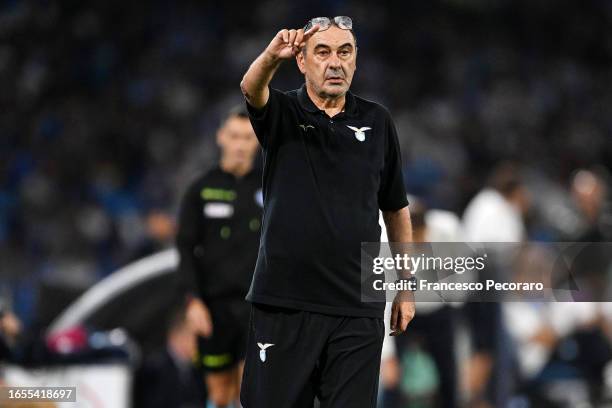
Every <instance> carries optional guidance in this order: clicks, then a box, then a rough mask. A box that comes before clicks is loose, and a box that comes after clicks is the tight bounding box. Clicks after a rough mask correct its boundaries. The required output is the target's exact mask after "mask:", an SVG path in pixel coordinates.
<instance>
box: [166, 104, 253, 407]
mask: <svg viewBox="0 0 612 408" xmlns="http://www.w3.org/2000/svg"><path fill="white" fill-rule="evenodd" d="M217 144H218V146H219V148H220V149H221V158H220V161H219V165H218V166H216V167H215V168H213V169H212V170H210V171H208V172H206V173H205V174H203V175H201V176H199V177H198V178H197V179H196V180H195V181H194V182H193V183H192V184H191V186H190V187H189V188H188V189H187V192H186V193H185V196H184V198H183V201H182V205H181V209H180V215H179V226H178V234H177V245H178V249H179V252H180V266H179V269H180V276H181V277H182V280H183V285H184V287H185V290H186V291H187V292H188V293H189V298H190V299H189V306H188V310H187V314H188V317H189V320H190V322H191V323H192V324H194V326H195V327H196V329H197V331H198V334H199V335H200V336H201V338H200V340H199V356H198V363H199V364H201V365H202V366H203V367H204V370H205V372H206V385H207V387H208V392H209V398H210V401H211V403H212V404H214V407H219V408H220V407H226V406H228V405H230V404H232V403H233V402H234V401H236V400H237V398H238V395H239V390H240V379H241V376H242V367H243V360H244V356H245V345H246V338H247V330H248V321H249V313H250V306H249V304H248V303H247V302H246V301H245V300H244V297H245V295H246V293H247V291H248V289H249V284H250V282H251V277H252V275H253V268H254V267H255V261H256V259H257V249H258V247H259V229H260V218H261V208H262V205H263V198H262V195H261V172H260V170H258V169H256V168H255V167H254V161H255V157H256V154H257V151H258V144H257V138H256V137H255V133H254V131H253V128H252V126H251V123H250V122H249V118H248V115H247V113H246V111H245V110H244V108H242V107H241V108H235V109H234V110H232V111H230V112H229V114H228V115H227V117H226V118H225V119H224V120H223V123H222V124H221V127H220V128H219V130H218V131H217Z"/></svg>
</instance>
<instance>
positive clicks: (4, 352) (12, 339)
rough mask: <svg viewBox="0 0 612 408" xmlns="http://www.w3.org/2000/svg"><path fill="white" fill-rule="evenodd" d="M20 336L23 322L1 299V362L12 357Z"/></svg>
mask: <svg viewBox="0 0 612 408" xmlns="http://www.w3.org/2000/svg"><path fill="white" fill-rule="evenodd" d="M20 334H21V321H20V320H19V319H18V318H17V316H15V315H14V314H13V313H12V312H11V311H10V310H9V309H8V307H7V306H6V305H3V304H2V299H0V362H2V361H3V360H7V359H10V358H11V357H12V354H13V353H12V350H13V349H14V347H15V346H16V343H17V339H18V337H19V335H20Z"/></svg>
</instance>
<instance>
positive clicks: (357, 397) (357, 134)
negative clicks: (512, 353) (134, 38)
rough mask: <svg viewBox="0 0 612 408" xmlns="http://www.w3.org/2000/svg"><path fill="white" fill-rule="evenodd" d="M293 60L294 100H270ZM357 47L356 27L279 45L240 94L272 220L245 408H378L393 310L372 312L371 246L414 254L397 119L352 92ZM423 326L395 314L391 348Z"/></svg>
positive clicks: (308, 32)
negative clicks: (366, 261)
mask: <svg viewBox="0 0 612 408" xmlns="http://www.w3.org/2000/svg"><path fill="white" fill-rule="evenodd" d="M291 58H295V59H296V62H297V66H298V68H299V70H300V72H301V73H302V74H304V77H305V84H304V85H303V86H302V87H301V88H300V89H297V90H293V91H289V92H281V91H278V90H276V89H272V88H270V87H269V83H270V81H271V79H272V77H273V76H274V73H275V72H276V70H277V69H278V67H279V66H280V64H281V63H282V62H283V61H284V60H287V59H291ZM356 58H357V46H356V40H355V35H354V33H353V30H352V21H351V19H350V18H349V17H344V16H342V17H335V18H333V19H330V18H327V17H318V18H315V19H312V20H311V21H309V22H308V23H307V24H306V26H305V27H304V29H303V30H302V29H300V30H287V29H283V30H281V31H279V32H278V33H277V34H276V36H275V37H274V38H273V39H272V41H271V42H270V44H269V45H268V46H267V48H266V49H265V50H264V52H263V53H262V54H261V55H260V56H259V57H258V58H257V59H256V60H255V61H254V62H253V63H252V64H251V66H250V67H249V69H248V71H247V72H246V74H245V75H244V78H243V80H242V82H241V89H242V92H243V94H244V96H245V98H246V101H247V108H248V110H249V115H250V119H251V123H252V124H253V128H254V129H255V133H256V135H257V138H258V139H259V143H260V144H261V146H262V147H263V154H264V170H263V171H264V173H263V194H264V211H263V224H262V236H261V243H260V246H259V255H258V258H257V265H256V268H255V275H254V277H253V281H252V283H251V288H250V290H249V293H248V295H247V300H249V301H250V302H251V303H252V311H251V324H250V328H249V330H250V331H249V340H248V344H247V355H246V360H245V362H246V366H245V371H244V377H243V384H242V392H241V402H242V404H243V406H244V407H245V408H259V407H261V408H271V407H273V408H283V407H286V408H299V407H312V406H313V401H314V399H315V397H318V399H319V401H320V402H321V407H322V408H325V407H333V408H341V407H350V408H352V407H360V408H363V407H374V406H375V403H376V393H377V388H378V374H379V370H380V366H379V365H380V353H381V347H382V341H383V337H384V325H383V312H384V303H365V302H361V296H360V289H361V283H360V282H361V270H360V260H361V252H360V251H361V250H360V244H361V242H378V241H379V240H380V226H379V224H378V211H379V209H380V210H382V212H383V217H384V221H385V224H386V227H387V231H388V236H389V241H393V242H410V241H411V234H412V231H411V224H410V214H409V211H408V207H407V205H408V202H407V200H406V192H405V191H404V186H403V182H402V174H401V160H400V151H399V146H398V140H397V134H396V130H395V126H394V124H393V121H392V119H391V117H390V115H389V112H388V111H387V110H386V109H385V108H384V107H382V106H380V105H378V104H377V103H374V102H371V101H368V100H365V99H362V98H360V97H357V96H355V95H353V94H352V93H351V92H350V91H349V87H350V85H351V81H352V79H353V74H354V72H355V68H356ZM413 316H414V299H413V297H412V294H411V293H400V294H399V295H398V298H396V299H395V301H394V303H393V308H392V317H391V328H392V330H393V331H394V332H393V333H392V334H399V333H401V332H403V331H405V330H406V326H407V325H408V323H409V321H410V320H411V319H412V317H413Z"/></svg>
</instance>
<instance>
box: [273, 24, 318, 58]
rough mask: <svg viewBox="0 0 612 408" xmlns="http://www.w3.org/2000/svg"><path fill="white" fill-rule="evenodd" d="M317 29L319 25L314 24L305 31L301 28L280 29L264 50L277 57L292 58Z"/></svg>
mask: <svg viewBox="0 0 612 408" xmlns="http://www.w3.org/2000/svg"><path fill="white" fill-rule="evenodd" d="M317 31H319V26H318V25H316V24H315V25H314V26H312V28H311V29H310V30H308V31H306V32H304V30H303V29H301V28H300V29H299V30H287V29H283V30H280V31H279V32H278V33H277V34H276V36H275V37H274V38H273V39H272V41H271V42H270V44H269V45H268V47H267V48H266V52H267V53H268V54H269V55H270V56H272V57H274V58H277V59H289V58H293V57H295V56H296V55H297V53H299V52H300V51H301V50H302V48H303V47H304V46H305V45H306V41H308V39H309V38H310V37H312V35H313V34H314V33H316V32H317Z"/></svg>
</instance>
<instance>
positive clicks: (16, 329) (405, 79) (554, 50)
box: [0, 0, 612, 407]
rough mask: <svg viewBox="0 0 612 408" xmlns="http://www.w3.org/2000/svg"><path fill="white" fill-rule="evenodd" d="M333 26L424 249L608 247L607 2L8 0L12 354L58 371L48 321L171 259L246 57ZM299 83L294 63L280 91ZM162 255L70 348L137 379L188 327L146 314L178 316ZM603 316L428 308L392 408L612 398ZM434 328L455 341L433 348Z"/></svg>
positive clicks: (6, 179) (0, 184)
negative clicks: (287, 36)
mask: <svg viewBox="0 0 612 408" xmlns="http://www.w3.org/2000/svg"><path fill="white" fill-rule="evenodd" d="M335 15H348V16H351V17H352V18H353V21H354V28H355V32H356V35H357V39H358V47H359V56H358V64H357V66H358V69H357V73H356V77H355V79H354V82H353V86H352V90H353V91H354V92H355V93H356V94H358V95H360V96H363V97H366V98H368V99H372V100H375V101H377V102H380V103H382V104H384V105H385V106H387V107H388V108H389V109H390V111H391V113H392V116H393V117H394V119H395V121H396V125H397V128H398V131H399V137H400V143H401V146H402V154H403V163H404V180H405V184H406V187H407V191H408V192H409V194H410V195H412V196H413V197H414V198H415V203H417V202H418V203H419V204H418V206H417V207H415V209H414V213H415V216H416V217H417V218H416V219H415V223H416V229H417V230H418V228H422V230H420V231H421V233H423V234H425V235H423V236H424V237H428V236H429V237H430V240H433V239H431V237H432V236H433V237H438V239H439V240H445V239H449V240H450V239H456V240H468V239H469V240H474V241H497V240H499V241H521V240H525V241H528V240H536V241H550V242H552V241H585V242H593V241H609V240H610V238H611V237H612V212H611V208H610V203H609V195H608V192H609V188H610V175H609V172H610V170H611V168H612V114H611V110H610V109H611V108H610V106H612V3H611V2H609V1H604V0H592V1H582V2H574V1H564V0H561V1H555V2H550V1H541V0H531V1H510V0H487V1H485V0H432V1H426V2H421V1H392V2H384V3H380V2H379V3H372V2H366V1H357V0H354V1H348V0H347V1H342V0H336V1H315V2H308V3H302V2H290V1H279V0H275V1H261V2H240V1H236V2H208V1H199V2H196V1H176V2H174V1H149V2H146V3H145V2H123V1H121V2H120V1H114V0H106V1H90V2H80V1H55V0H40V1H19V0H0V311H1V312H0V319H1V320H0V321H2V325H0V337H4V338H5V339H4V340H3V341H2V342H0V359H1V358H5V359H8V360H11V361H12V363H13V364H15V365H16V366H17V367H23V366H26V365H28V364H30V365H40V364H50V362H51V360H53V361H55V363H57V362H58V361H59V362H60V363H62V364H66V361H65V360H62V358H64V359H65V358H67V357H66V355H68V354H70V353H64V354H63V357H62V358H60V357H58V356H57V355H56V354H57V353H55V354H54V353H53V352H57V351H58V350H61V349H62V347H61V345H58V344H57V341H56V342H55V343H54V342H53V341H52V340H53V339H50V338H49V336H46V337H45V335H46V334H48V329H49V325H50V324H52V322H53V321H54V320H55V319H57V318H58V316H60V314H61V313H62V312H63V311H65V310H66V308H67V307H68V306H69V305H70V304H71V303H72V302H74V301H75V300H76V299H77V298H78V297H79V296H80V295H82V294H83V293H85V292H86V291H87V290H88V289H90V288H92V287H94V285H95V284H96V283H99V282H102V281H103V279H104V278H108V277H109V276H112V275H113V272H114V271H116V270H117V269H119V268H122V267H124V266H125V265H127V264H129V263H131V262H133V261H136V260H138V259H141V258H143V257H145V256H148V255H151V254H154V253H156V252H158V251H161V250H168V249H169V248H171V247H172V246H173V244H174V234H175V228H176V213H177V207H178V202H179V199H180V196H181V194H182V193H183V191H184V189H185V188H186V186H187V185H188V184H189V183H190V182H191V181H192V180H193V178H194V176H195V175H196V174H197V173H198V172H199V171H201V170H203V169H206V168H209V167H210V166H212V165H213V164H214V163H215V161H216V159H217V157H218V152H217V147H216V144H215V139H214V137H215V131H216V128H217V127H218V125H219V122H220V120H221V118H222V116H223V114H224V113H225V112H226V111H227V110H228V109H229V108H230V107H231V106H233V105H235V104H236V103H241V95H240V90H239V82H240V79H241V77H242V75H243V73H244V72H245V70H246V68H247V67H248V65H249V64H250V63H251V61H252V60H253V59H254V58H255V57H256V56H257V55H258V54H259V53H260V52H261V51H262V50H263V48H264V47H265V46H266V45H267V43H268V42H269V41H270V39H271V38H272V36H273V35H275V33H276V32H277V31H278V30H279V29H281V28H284V27H301V26H303V25H304V24H305V22H306V21H307V20H308V19H309V18H311V17H315V16H335ZM301 83H302V78H301V77H300V75H299V72H298V70H297V69H296V68H295V66H294V64H292V63H286V64H284V66H283V67H282V68H281V69H280V71H279V73H278V74H277V75H276V77H275V79H274V81H273V86H274V87H275V88H278V89H281V90H289V89H294V88H297V87H299V86H300V85H301ZM470 207H471V208H470ZM419 208H420V210H418V209H419ZM485 214H488V217H489V218H487V216H485ZM480 215H482V216H480ZM418 217H421V218H418ZM482 217H484V219H483V218H482ZM497 222H499V223H500V224H496V223H497ZM504 222H506V224H503V223H504ZM500 225H504V226H506V225H511V226H512V228H509V229H503V228H500ZM426 228H428V231H429V232H427V230H426ZM500 229H503V230H504V231H506V232H507V231H512V232H511V233H507V234H504V233H503V232H502V233H500ZM449 230H452V234H450V233H449V236H446V238H445V237H442V238H440V236H439V235H436V234H435V233H436V231H447V232H448V231H449ZM417 232H418V231H417ZM427 234H430V235H427ZM432 234H433V235H432ZM170 251H171V249H170ZM164 256H165V258H163V260H162V261H159V259H158V262H161V264H162V266H158V267H156V266H155V265H153V266H150V267H149V269H157V270H161V271H162V272H163V273H162V272H160V273H159V274H158V275H156V276H157V277H156V278H155V279H151V280H150V281H147V282H146V284H143V285H140V286H143V287H145V289H142V288H141V289H138V290H139V291H140V292H138V293H136V292H134V293H131V292H129V291H127V294H126V295H124V299H123V300H121V301H117V302H118V303H116V302H111V303H110V304H111V305H114V306H104V307H106V309H105V310H106V311H101V312H100V314H101V315H98V317H97V320H95V319H94V320H92V321H89V322H87V330H84V333H72V334H71V335H72V337H70V336H69V338H71V339H72V340H71V341H73V343H70V342H69V343H70V344H71V345H70V346H69V347H68V349H69V350H73V349H74V347H76V346H75V344H80V343H79V340H75V339H78V338H80V337H79V336H85V335H87V336H90V335H92V333H97V334H98V335H99V336H98V342H99V345H100V344H103V345H101V346H99V348H98V350H102V349H104V352H97V353H93V354H95V356H94V357H95V359H109V358H110V359H111V360H113V361H117V359H118V360H120V361H127V362H128V364H127V366H128V367H130V369H129V370H128V371H127V372H128V374H129V373H130V372H131V371H132V367H133V366H134V365H137V364H138V363H137V361H138V358H136V357H134V354H138V353H136V352H135V351H134V350H135V349H140V350H143V349H144V350H147V349H148V348H154V347H156V346H159V345H160V344H163V334H164V333H165V331H164V330H165V328H166V327H170V328H172V327H176V325H177V322H176V319H174V320H172V318H170V320H169V321H170V323H169V324H168V325H164V323H163V322H166V320H167V319H155V318H150V316H154V315H155V313H157V311H158V310H167V308H166V307H165V306H166V305H167V304H170V303H172V296H171V294H169V293H168V291H165V290H164V289H165V288H166V287H167V286H166V283H165V282H164V280H163V279H168V278H167V276H166V275H169V274H171V270H172V267H173V265H174V262H175V259H174V258H173V257H174V256H175V255H173V253H172V252H166V253H165V255H164ZM534 256H536V258H537V257H538V254H535V255H534ZM538 259H540V258H538ZM153 263H154V264H155V262H153ZM166 270H167V271H166ZM128 275H129V273H128ZM139 276H140V275H139ZM126 279H128V280H129V278H126ZM139 279H141V278H138V279H136V281H138V282H140V280H139ZM598 279H599V282H604V283H607V282H608V279H607V275H604V276H603V277H602V276H601V274H600V275H598ZM142 281H143V282H144V281H146V279H142ZM147 285H148V286H147ZM111 289H112V285H111ZM111 289H109V290H110V291H111V292H112V290H111ZM130 290H132V289H130ZM133 290H136V289H133ZM156 293H159V297H158V298H157V299H160V300H156V297H155V296H152V295H151V294H156ZM144 294H148V295H149V296H143V295H144ZM151 299H152V300H151ZM164 302H167V303H164ZM138 305H140V306H138ZM604 306H605V305H604V304H588V305H586V306H585V305H582V306H580V308H579V307H578V306H576V307H575V308H572V307H571V306H569V311H568V310H567V309H563V310H560V309H558V308H559V307H558V306H551V305H547V306H546V307H542V308H535V307H529V306H525V310H522V309H516V308H512V307H511V308H505V307H503V306H502V305H492V304H484V305H480V306H476V307H473V306H470V305H469V304H467V305H464V306H461V307H447V306H445V307H443V308H439V309H436V310H433V311H428V312H424V313H423V319H422V322H421V323H418V327H419V328H420V329H419V330H421V331H419V330H417V329H416V326H415V333H420V334H418V335H415V336H412V337H415V338H412V337H411V336H407V337H406V338H405V339H403V340H400V341H398V342H397V343H398V344H394V345H393V347H394V348H395V350H394V351H393V352H392V353H391V354H390V356H392V357H391V358H393V356H395V360H390V361H392V362H391V363H389V364H388V367H387V371H386V372H385V362H383V374H382V378H381V381H382V382H381V384H382V387H381V389H382V390H381V406H384V407H400V406H402V407H403V406H410V407H412V406H414V407H429V406H482V407H486V406H507V405H508V404H513V405H511V406H516V407H523V406H524V407H528V406H538V407H539V406H581V407H583V406H584V407H588V406H604V405H602V404H605V403H606V401H608V404H610V402H609V401H612V388H610V385H611V384H609V383H612V369H610V368H609V366H608V365H607V364H608V362H609V361H610V358H612V352H610V345H611V344H612V341H611V339H612V337H610V334H611V333H612V332H611V331H610V330H609V326H610V325H609V323H610V322H611V321H612V320H610V318H609V317H610V313H609V311H606V310H605V309H606V308H605V307H604ZM92 307H93V306H92ZM104 307H102V306H100V310H102V309H104ZM113 307H114V309H113ZM109 308H110V309H109ZM132 308H133V309H134V312H133V313H130V310H132ZM562 308H568V306H567V305H565V306H562ZM536 309H537V310H536ZM578 309H580V310H579V311H578ZM172 310H174V309H172ZM119 315H120V316H119ZM170 315H171V314H170ZM574 315H575V316H576V317H575V318H573V319H569V318H568V317H567V316H574ZM130 316H132V317H131V318H130ZM145 316H149V317H147V319H148V320H147V319H145ZM508 316H510V317H508ZM525 316H528V317H525ZM551 316H557V317H558V321H559V322H560V323H559V324H557V323H555V322H557V320H555V318H553V317H551ZM171 317H172V316H171ZM130 319H131V320H132V324H133V326H134V328H133V329H130V323H129V322H127V320H130ZM124 320H126V321H125V322H124ZM523 320H526V321H528V323H525V324H524V325H521V324H519V323H517V321H523ZM568 320H570V321H571V322H572V323H567V321H568ZM145 321H146V322H148V323H146V324H145V323H144V322H145ZM95 322H97V324H96V323H95ZM172 322H174V323H172ZM440 322H446V323H448V324H449V325H448V327H449V330H450V333H449V334H448V335H449V336H450V337H447V341H446V342H444V344H441V345H439V346H436V347H437V348H436V349H435V350H432V349H430V348H431V347H432V346H431V345H432V344H434V343H436V341H435V340H433V339H434V338H438V337H439V336H440V332H439V331H436V329H435V328H436V327H437V328H439V327H440V324H441V323H440ZM81 323H84V322H81ZM523 323H524V322H523ZM526 326H527V327H526ZM117 327H124V328H126V330H123V331H119V332H117V331H113V329H116V328H117ZM88 339H89V340H87V341H86V340H82V341H81V343H87V344H88V346H89V347H90V346H91V339H90V338H89V337H88ZM56 340H57V339H56ZM60 340H61V339H60ZM100 342H101V343H100ZM105 342H106V343H105ZM60 343H61V341H60ZM438 343H439V341H438ZM2 344H3V345H2ZM97 344H98V343H97ZM107 346H108V347H107ZM3 348H4V349H5V350H6V351H5V352H3V351H2V350H3ZM77 348H78V347H77ZM587 350H588V351H590V353H589V352H586V351H587ZM90 351H91V350H90ZM59 354H61V353H59ZM3 356H4V357H3ZM7 356H8V357H7ZM436 356H438V357H436ZM533 356H535V357H533ZM81 357H83V356H81ZM79 358H80V357H79ZM83 358H85V357H83ZM87 358H92V356H91V355H90V356H88V357H87ZM522 360H526V361H524V362H523V363H521V361H522ZM540 360H542V362H541V363H540V364H535V368H534V367H532V366H533V365H534V364H531V365H530V364H529V362H532V361H540ZM75 361H82V360H78V359H77V360H75ZM105 361H106V360H105ZM449 361H451V365H450V366H445V365H444V364H446V363H448V362H449ZM445 362H446V363H445ZM551 365H552V367H553V368H552V369H551V368H550V366H551ZM15 369H18V368H15ZM547 369H548V370H549V372H547V371H546V370H547ZM449 372H451V373H452V376H451V377H450V378H448V377H449V375H448V373H449ZM445 373H446V374H445ZM606 373H607V375H606ZM128 374H125V373H124V374H122V375H125V376H126V378H128V377H129V375H128ZM113 375H114V374H113ZM542 376H543V377H542ZM116 377H117V376H116V375H115V378H116ZM414 378H419V379H420V381H417V382H416V383H415V381H413V380H412V379H414ZM559 384H561V386H559ZM555 387H556V388H555ZM451 389H452V390H451ZM449 390H451V391H449ZM551 390H552V391H551ZM566 394H567V395H566ZM557 397H558V398H557ZM572 398H577V399H572ZM115 406H118V405H115ZM610 406H612V405H610Z"/></svg>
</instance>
